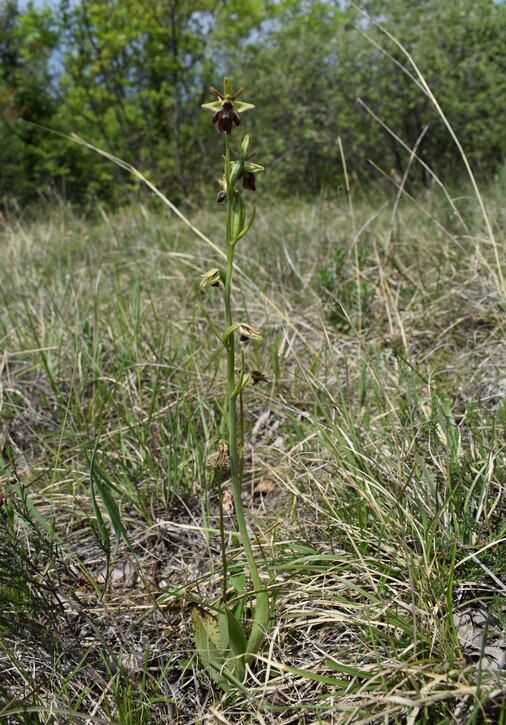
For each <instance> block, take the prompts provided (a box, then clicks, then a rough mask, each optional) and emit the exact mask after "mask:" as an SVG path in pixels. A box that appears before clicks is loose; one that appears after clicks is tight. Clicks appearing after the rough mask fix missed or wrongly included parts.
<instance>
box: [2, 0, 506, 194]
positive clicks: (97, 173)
mask: <svg viewBox="0 0 506 725" xmlns="http://www.w3.org/2000/svg"><path fill="white" fill-rule="evenodd" d="M362 8H363V11H364V12H362V11H359V10H357V9H356V8H354V7H350V8H346V7H344V6H342V5H341V4H339V3H335V2H331V1H330V0H313V1H312V2H309V1H308V0H267V1H263V2H262V1H261V0H246V1H245V0H240V1H239V0H78V1H77V2H69V0H61V2H60V4H59V5H58V6H57V7H55V6H54V5H51V6H46V7H40V6H32V5H28V7H27V8H25V9H24V10H23V11H21V10H20V9H19V7H18V5H17V2H16V1H15V0H4V2H0V64H1V67H0V112H1V113H0V137H1V140H2V143H1V146H0V192H1V194H2V195H3V196H4V197H6V196H8V195H14V196H15V197H16V198H17V199H18V200H19V201H20V202H21V203H24V202H26V201H29V200H30V199H33V198H36V197H37V195H38V194H40V192H41V190H43V189H44V188H45V187H47V186H48V185H50V186H52V187H54V188H56V189H57V190H58V191H59V193H62V194H64V195H66V196H67V197H68V198H70V199H71V200H72V201H77V202H79V203H81V204H82V203H85V202H88V201H89V200H93V199H95V198H100V199H103V200H117V199H118V198H121V194H122V193H123V192H124V189H125V188H128V184H125V183H124V182H125V180H124V179H123V178H121V183H118V181H119V180H120V177H119V173H120V172H119V171H118V170H117V169H116V168H114V167H113V166H112V165H109V164H107V163H105V162H103V161H101V160H100V159H99V158H98V157H94V156H93V154H91V153H90V152H88V151H85V150H84V149H82V148H80V147H77V146H75V145H73V144H72V143H71V142H66V141H64V140H63V139H62V137H61V136H60V137H58V136H55V135H52V134H51V133H50V132H48V131H42V130H40V128H38V126H42V127H50V128H52V129H54V130H57V131H60V132H62V133H67V134H69V133H76V134H78V135H80V136H82V137H84V138H85V139H86V140H88V141H90V142H91V143H93V144H95V145H97V146H99V147H100V148H103V149H104V150H106V151H109V152H111V153H113V154H115V155H117V156H120V157H121V158H123V159H125V160H126V161H128V162H129V163H131V164H133V165H134V166H136V167H138V168H139V169H141V170H142V171H143V172H144V173H145V174H146V175H148V176H149V177H150V178H151V179H152V180H153V181H155V182H156V183H158V184H160V185H161V186H162V187H163V188H164V189H165V190H166V191H167V193H169V195H170V196H171V198H173V199H174V200H176V201H181V200H183V199H186V198H191V197H192V196H193V195H195V194H196V193H197V192H198V189H199V186H200V184H201V182H202V181H203V180H204V179H205V178H206V177H209V176H212V175H214V174H215V170H214V169H213V168H212V166H211V167H209V165H208V163H207V159H208V158H209V155H208V151H207V149H208V148H211V145H212V143H211V142H213V141H214V139H212V134H213V133H214V129H213V127H211V125H210V124H209V119H208V117H206V114H203V113H201V112H200V111H199V105H200V103H201V102H203V101H204V99H205V98H206V97H207V88H208V86H209V85H210V84H211V83H212V84H214V85H216V84H217V83H219V81H220V79H221V77H222V76H223V75H224V73H227V74H228V75H230V76H232V77H233V79H234V81H236V82H237V83H241V84H244V85H246V86H247V87H248V89H249V90H250V91H251V95H252V97H253V96H254V97H255V101H256V105H257V113H256V114H255V115H254V120H253V121H249V120H248V119H246V120H245V123H248V124H251V123H253V124H254V125H253V126H250V130H251V131H252V133H253V139H254V141H255V138H258V139H260V138H261V144H262V157H263V158H264V159H265V158H266V157H268V156H270V159H269V160H268V161H269V163H268V164H267V166H268V168H269V175H268V176H267V179H266V183H269V184H270V186H271V188H272V189H275V190H276V192H277V193H293V192H294V191H297V192H307V193H309V194H310V193H314V192H317V191H318V190H319V189H320V188H321V187H326V186H335V185H337V184H339V183H340V181H341V178H342V159H341V151H340V146H339V143H338V139H339V138H340V139H341V142H342V147H343V148H344V152H345V155H346V163H347V166H348V170H349V171H350V173H352V174H356V175H358V176H359V177H361V178H362V179H364V180H367V179H368V178H370V177H372V176H374V175H375V174H376V173H377V172H376V171H375V169H376V168H378V167H379V168H380V169H382V170H383V172H384V173H387V174H388V173H390V172H391V170H392V169H394V170H395V172H396V173H399V174H401V173H402V172H403V171H404V169H405V168H406V164H407V162H408V159H409V149H412V148H413V147H414V146H415V145H416V144H417V143H419V148H418V154H419V155H420V157H421V158H422V159H423V161H424V162H425V163H426V164H427V166H428V167H430V168H431V169H433V170H434V172H435V173H437V174H438V175H440V176H446V177H448V176H451V175H452V174H458V173H459V170H460V168H461V166H460V160H459V152H458V149H457V147H456V145H455V143H454V141H453V140H452V138H451V135H450V134H449V133H448V130H447V128H446V127H445V125H444V123H443V121H442V120H441V117H440V115H438V113H437V112H436V110H435V108H434V104H433V101H432V100H431V98H429V97H428V95H427V93H425V92H424V90H423V88H422V87H421V84H420V82H419V78H418V77H417V72H416V70H415V68H414V67H413V65H412V64H411V63H410V60H409V58H408V56H407V55H406V53H407V54H409V55H410V56H411V58H412V59H413V60H414V61H415V63H416V65H417V67H418V68H419V70H420V72H421V73H422V74H423V76H424V78H425V80H426V81H427V82H428V84H429V86H430V88H431V91H432V93H433V94H434V96H435V98H436V99H437V101H438V103H439V104H440V106H441V108H442V109H443V111H444V113H445V115H446V117H447V118H448V121H449V123H450V124H451V125H452V128H453V129H454V131H455V133H456V135H457V136H458V138H459V139H460V141H461V143H462V144H463V146H464V149H465V151H466V153H467V154H468V156H469V158H470V160H471V162H472V163H473V164H474V166H475V169H476V170H477V171H478V172H480V173H482V174H483V175H487V174H490V173H492V172H493V171H494V170H495V169H496V168H497V167H498V166H499V165H500V164H502V163H503V162H504V157H505V153H506V141H505V140H504V137H503V134H502V133H501V123H500V122H501V121H502V118H503V116H504V110H505V108H504V107H505V105H506V100H505V99H506V87H505V86H506V47H505V45H506V5H505V3H503V2H498V3H495V2H492V0H455V1H454V2H453V3H441V2H440V1H439V0H364V2H363V3H362ZM385 31H387V32H385ZM389 33H390V34H391V35H392V36H393V37H394V38H395V39H397V41H399V42H398V43H397V42H396V41H395V40H393V39H392V37H391V36H390V35H389ZM399 43H400V44H402V47H401V46H400V45H399ZM357 99H360V102H358V100H357ZM378 119H379V120H380V122H379V121H378ZM23 121H28V122H30V123H32V124H37V125H36V126H34V125H27V124H26V123H23ZM257 131H258V133H257ZM371 162H372V163H371ZM417 169H418V171H417V172H416V173H418V179H419V181H421V182H424V181H426V180H427V178H428V173H427V171H426V170H425V171H424V170H423V169H422V167H421V166H418V167H417ZM416 173H415V176H416ZM206 180H207V179H206Z"/></svg>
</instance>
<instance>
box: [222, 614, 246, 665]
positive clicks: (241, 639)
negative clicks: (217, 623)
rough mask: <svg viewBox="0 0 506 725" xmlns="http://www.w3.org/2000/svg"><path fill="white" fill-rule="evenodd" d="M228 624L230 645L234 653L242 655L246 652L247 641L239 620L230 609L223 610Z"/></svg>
mask: <svg viewBox="0 0 506 725" xmlns="http://www.w3.org/2000/svg"><path fill="white" fill-rule="evenodd" d="M225 614H226V617H227V624H228V635H229V638H230V646H231V648H232V651H233V653H234V654H236V655H243V654H244V653H245V652H246V647H247V642H246V635H245V634H244V629H243V627H242V624H241V623H240V621H239V620H238V619H237V617H235V616H234V615H233V614H232V612H231V611H230V609H228V608H227V609H226V610H225Z"/></svg>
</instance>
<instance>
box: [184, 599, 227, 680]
mask: <svg viewBox="0 0 506 725" xmlns="http://www.w3.org/2000/svg"><path fill="white" fill-rule="evenodd" d="M220 619H222V621H221V622H220ZM223 619H224V618H223V617H216V616H215V615H214V614H211V612H208V611H206V610H205V609H202V608H201V607H197V606H194V607H193V609H192V623H193V633H194V636H195V645H196V647H197V652H198V655H199V658H200V661H201V663H202V665H203V666H204V667H205V669H206V670H207V672H208V673H209V675H210V676H211V677H212V679H213V680H214V681H215V682H216V684H217V685H218V686H219V687H221V689H222V690H225V691H226V690H228V689H229V681H228V679H227V677H226V676H225V674H224V672H225V664H226V661H227V659H228V627H224V626H223ZM225 623H226V620H225Z"/></svg>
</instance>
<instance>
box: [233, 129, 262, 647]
mask: <svg viewBox="0 0 506 725" xmlns="http://www.w3.org/2000/svg"><path fill="white" fill-rule="evenodd" d="M230 171H231V165H230V136H229V134H227V133H226V134H225V181H226V186H227V189H226V190H227V269H226V275H225V317H226V323H227V328H228V327H230V326H231V325H232V324H233V319H232V303H231V293H232V276H233V271H234V244H233V242H234V240H233V239H232V234H231V230H232V200H233V194H234V190H233V189H231V188H230ZM226 350H227V409H228V435H229V455H230V472H231V477H232V491H233V498H234V508H235V515H236V520H237V529H238V531H239V536H240V537H241V542H242V545H243V548H244V553H245V554H246V559H247V561H248V566H249V570H250V576H251V582H252V584H253V587H254V590H255V594H256V607H255V610H254V615H253V625H252V628H251V633H250V636H249V640H248V646H247V653H248V654H250V655H252V654H255V653H256V652H258V650H259V648H260V646H261V644H262V641H263V639H264V636H265V631H266V629H267V625H268V621H269V597H268V594H267V591H265V590H262V583H261V581H260V576H259V574H258V568H257V565H256V562H255V557H254V554H253V549H252V546H251V541H250V538H249V534H248V529H247V527H246V519H245V517H244V509H243V505H242V496H241V478H242V476H241V474H240V460H239V454H238V436H237V405H236V399H235V398H234V397H233V393H234V389H235V333H233V334H231V335H230V336H229V337H228V338H227V341H226Z"/></svg>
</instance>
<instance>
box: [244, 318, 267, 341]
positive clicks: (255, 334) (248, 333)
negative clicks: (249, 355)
mask: <svg viewBox="0 0 506 725" xmlns="http://www.w3.org/2000/svg"><path fill="white" fill-rule="evenodd" d="M238 330H239V340H240V341H241V342H246V340H263V337H262V333H261V332H259V331H258V330H255V328H254V327H251V325H246V324H245V323H244V322H243V323H241V324H240V325H239V328H238Z"/></svg>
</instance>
